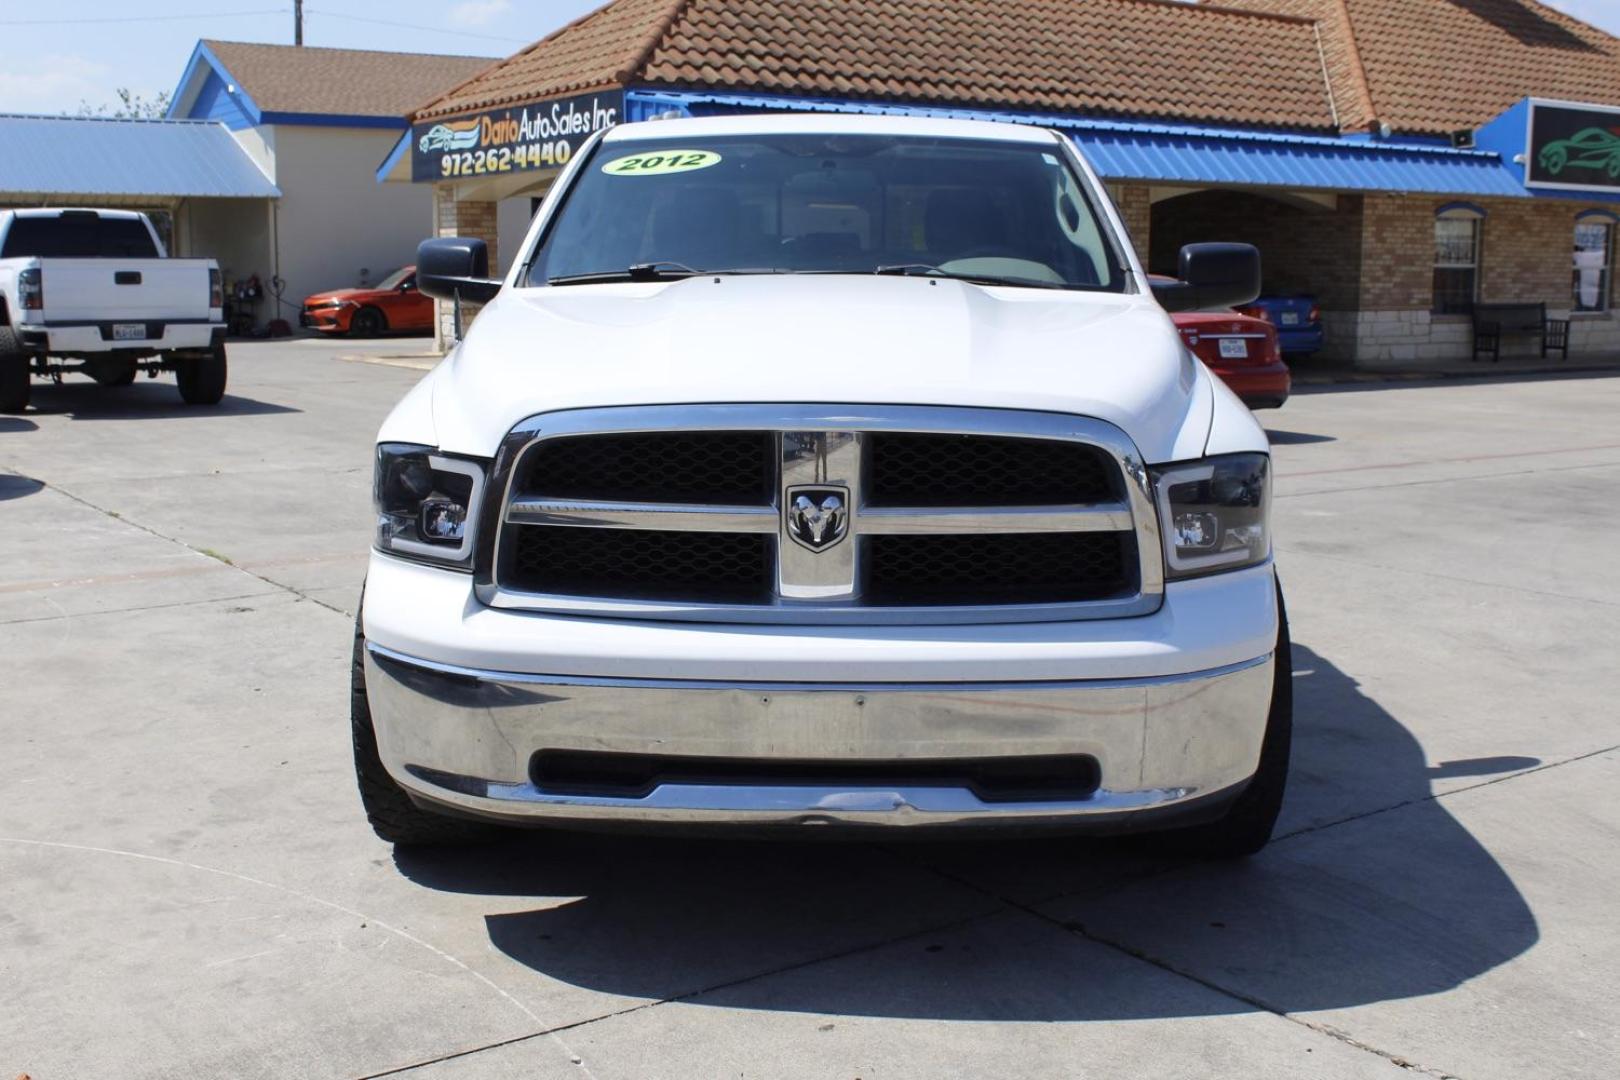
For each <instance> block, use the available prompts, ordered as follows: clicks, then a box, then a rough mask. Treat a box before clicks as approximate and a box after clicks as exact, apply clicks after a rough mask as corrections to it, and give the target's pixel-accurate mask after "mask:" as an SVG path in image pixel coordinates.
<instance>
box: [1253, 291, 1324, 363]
mask: <svg viewBox="0 0 1620 1080" xmlns="http://www.w3.org/2000/svg"><path fill="white" fill-rule="evenodd" d="M1237 310H1238V311H1240V312H1242V313H1243V314H1245V315H1248V316H1251V317H1253V318H1256V319H1260V320H1261V321H1263V322H1268V323H1270V324H1271V325H1272V326H1275V327H1276V328H1277V339H1278V341H1279V343H1280V344H1281V345H1282V351H1283V355H1284V356H1309V355H1311V354H1312V353H1314V352H1320V351H1321V350H1322V345H1323V342H1324V341H1325V338H1324V336H1323V334H1322V306H1321V305H1320V304H1318V303H1317V302H1316V297H1314V296H1310V295H1307V294H1305V293H1300V294H1297V295H1294V296H1279V295H1271V294H1268V295H1265V296H1262V297H1260V299H1258V300H1256V301H1255V302H1254V303H1252V304H1245V305H1244V306H1243V307H1240V308H1238V309H1237Z"/></svg>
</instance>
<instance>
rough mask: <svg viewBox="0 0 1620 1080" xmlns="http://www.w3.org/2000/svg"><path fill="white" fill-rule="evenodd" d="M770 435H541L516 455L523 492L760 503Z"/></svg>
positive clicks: (771, 480) (768, 481)
mask: <svg viewBox="0 0 1620 1080" xmlns="http://www.w3.org/2000/svg"><path fill="white" fill-rule="evenodd" d="M775 445H776V443H775V438H774V437H773V436H772V435H771V434H770V433H768V432H755V431H692V432H684V431H669V432H648V433H645V434H641V433H638V434H627V435H580V436H573V437H568V438H558V439H548V440H546V441H545V442H542V443H540V444H539V445H538V446H535V447H533V448H532V449H531V450H530V451H529V452H528V453H527V454H525V455H524V458H523V466H522V475H520V476H519V477H518V478H517V490H518V491H519V492H521V493H522V494H524V495H543V496H547V497H551V498H558V499H599V500H604V501H614V502H665V503H714V504H727V505H733V506H760V505H766V504H768V503H769V502H770V500H771V491H772V488H773V486H774V485H775V482H776V472H775V463H774V458H775Z"/></svg>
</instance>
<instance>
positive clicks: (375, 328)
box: [349, 307, 388, 337]
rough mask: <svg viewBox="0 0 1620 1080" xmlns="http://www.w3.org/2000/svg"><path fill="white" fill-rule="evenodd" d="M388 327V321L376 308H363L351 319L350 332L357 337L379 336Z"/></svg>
mask: <svg viewBox="0 0 1620 1080" xmlns="http://www.w3.org/2000/svg"><path fill="white" fill-rule="evenodd" d="M386 329H388V321H387V320H386V319H385V318H383V313H382V312H380V311H378V310H377V309H376V308H369V307H368V308H361V309H360V310H359V311H357V312H355V313H354V318H352V319H350V320H349V333H351V334H353V335H354V336H355V337H377V336H378V335H380V334H381V333H382V332H383V331H384V330H386Z"/></svg>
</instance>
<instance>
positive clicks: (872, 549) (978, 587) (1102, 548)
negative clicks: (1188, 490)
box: [865, 532, 1135, 607]
mask: <svg viewBox="0 0 1620 1080" xmlns="http://www.w3.org/2000/svg"><path fill="white" fill-rule="evenodd" d="M1134 556H1135V540H1134V538H1133V537H1132V535H1131V534H1129V533H1114V532H1101V533H1024V534H995V535H989V534H969V535H962V536H871V537H867V538H866V549H865V559H866V602H867V603H868V604H871V605H875V606H890V607H892V606H895V605H900V604H904V605H919V606H929V605H939V604H1059V603H1069V602H1074V601H1083V600H1101V599H1103V598H1105V597H1109V596H1113V595H1115V594H1118V593H1122V592H1126V591H1132V590H1133V589H1134V584H1135V575H1134V571H1133V569H1132V568H1133V566H1134V562H1135V558H1134Z"/></svg>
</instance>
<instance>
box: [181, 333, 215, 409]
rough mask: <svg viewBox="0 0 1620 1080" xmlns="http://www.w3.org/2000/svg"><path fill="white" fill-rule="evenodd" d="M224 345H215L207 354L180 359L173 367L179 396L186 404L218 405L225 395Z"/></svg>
mask: <svg viewBox="0 0 1620 1080" xmlns="http://www.w3.org/2000/svg"><path fill="white" fill-rule="evenodd" d="M225 377H226V363H225V346H224V345H215V346H214V347H213V348H212V349H210V350H209V352H208V355H207V356H200V357H192V358H188V359H185V360H181V361H180V362H179V365H178V366H177V367H176V368H175V379H176V381H177V382H178V383H179V384H180V398H181V400H182V401H184V402H185V403H186V404H187V405H218V404H219V403H220V400H221V399H222V398H224V396H225Z"/></svg>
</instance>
